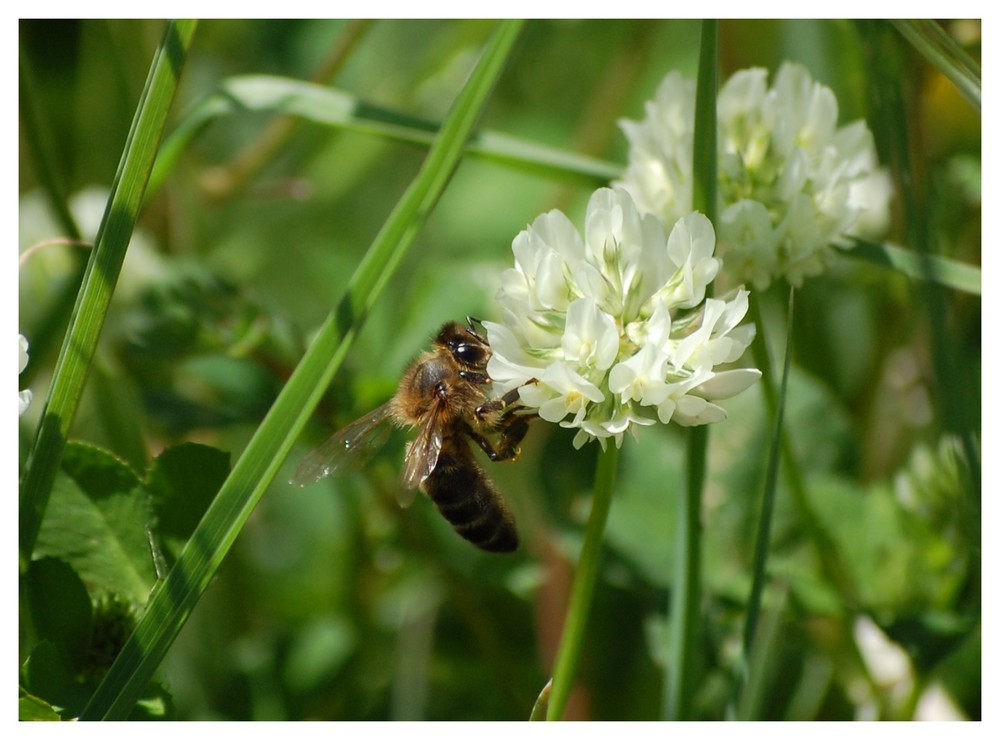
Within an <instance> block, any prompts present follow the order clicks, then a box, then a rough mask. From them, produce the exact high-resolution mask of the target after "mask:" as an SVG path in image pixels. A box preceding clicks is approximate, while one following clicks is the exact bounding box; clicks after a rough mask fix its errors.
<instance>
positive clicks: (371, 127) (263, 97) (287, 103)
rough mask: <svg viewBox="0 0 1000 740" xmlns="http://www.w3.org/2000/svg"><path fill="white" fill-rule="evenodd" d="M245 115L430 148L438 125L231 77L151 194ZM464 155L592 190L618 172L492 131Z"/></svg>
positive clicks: (303, 86) (201, 110)
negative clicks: (195, 144)
mask: <svg viewBox="0 0 1000 740" xmlns="http://www.w3.org/2000/svg"><path fill="white" fill-rule="evenodd" d="M248 112H255V113H281V114H284V115H290V116H297V117H300V118H302V119H304V120H307V121H310V122H312V123H315V124H318V125H321V126H332V127H336V128H340V129H344V130H347V131H354V132H359V133H365V134H370V135H372V136H381V137H384V138H387V139H392V140H394V141H401V142H406V143H410V144H416V145H419V146H430V145H431V143H432V142H433V141H434V137H435V136H436V135H437V131H438V128H439V126H438V124H437V123H435V122H432V121H426V120H423V119H419V118H415V117H413V116H409V115H406V114H404V113H400V112H398V111H393V110H390V109H388V108H383V107H379V106H376V105H372V104H369V103H365V102H364V101H362V100H360V99H358V98H357V97H356V96H354V95H351V94H350V93H347V92H344V91H342V90H336V89H332V88H329V87H324V86H323V85H317V84H313V83H310V82H304V81H301V80H293V79H289V78H287V77H272V76H267V75H249V76H240V77H232V78H230V79H228V80H226V81H225V82H223V83H222V85H221V87H220V89H219V90H218V91H217V92H215V93H214V94H213V95H211V96H209V97H208V98H206V99H205V100H203V101H202V102H201V103H199V104H198V105H197V106H196V107H195V108H194V110H192V111H191V113H190V114H188V115H187V116H185V118H184V119H183V121H182V122H181V123H180V125H179V126H178V127H177V129H176V130H175V131H174V132H173V133H172V134H171V135H170V136H169V137H168V138H167V140H166V141H165V142H164V144H163V147H162V149H161V152H160V157H159V159H158V160H157V163H156V169H155V171H154V173H153V178H152V185H151V192H152V191H154V190H155V189H156V188H157V187H158V186H159V184H160V183H162V182H163V180H164V179H165V178H166V177H167V175H168V174H169V172H170V171H171V170H172V169H173V167H174V166H175V165H176V163H177V161H178V160H179V158H180V156H181V155H182V154H183V152H184V151H185V149H187V147H188V146H189V145H190V143H191V142H192V141H193V140H194V139H195V138H196V137H197V136H198V134H199V133H201V131H203V130H204V128H205V127H206V126H208V125H209V124H210V123H212V122H213V121H215V120H216V119H218V118H221V117H224V116H229V115H237V114H243V113H248ZM467 149H468V153H469V154H471V155H473V156H476V157H480V158H482V159H485V160H488V161H493V162H497V163H499V164H503V165H505V166H509V167H515V168H518V169H521V170H524V171H529V172H536V173H540V174H543V175H546V176H549V177H560V178H566V177H574V178H576V179H579V180H581V181H582V182H584V183H586V184H588V185H593V186H595V187H597V186H600V185H606V184H607V183H608V181H609V180H613V179H614V178H616V177H618V176H619V175H620V174H621V167H620V166H619V165H616V164H612V163H610V162H604V161H602V160H599V159H594V158H592V157H586V156H583V155H580V154H574V153H573V152H568V151H565V150H561V149H556V148H553V147H547V146H543V145H541V144H535V143H532V142H529V141H524V140H521V139H517V138H515V137H512V136H508V135H506V134H503V133H499V132H495V131H489V130H484V131H479V132H477V133H475V134H473V135H472V136H471V137H470V138H469V141H468V143H467Z"/></svg>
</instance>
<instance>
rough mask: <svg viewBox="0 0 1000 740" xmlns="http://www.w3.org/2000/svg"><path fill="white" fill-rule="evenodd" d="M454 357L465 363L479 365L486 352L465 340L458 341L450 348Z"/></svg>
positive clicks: (483, 359)
mask: <svg viewBox="0 0 1000 740" xmlns="http://www.w3.org/2000/svg"><path fill="white" fill-rule="evenodd" d="M452 352H453V353H454V355H455V359H457V360H458V361H459V362H462V363H465V364H466V365H480V364H482V363H483V362H484V361H485V359H486V353H485V352H484V351H483V348H482V347H479V346H477V345H475V344H469V343H467V342H460V343H459V344H456V345H455V347H454V348H453V349H452Z"/></svg>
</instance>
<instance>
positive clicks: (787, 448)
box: [750, 300, 856, 606]
mask: <svg viewBox="0 0 1000 740" xmlns="http://www.w3.org/2000/svg"><path fill="white" fill-rule="evenodd" d="M750 313H751V317H752V318H753V322H754V325H755V326H756V327H757V336H756V338H755V339H754V341H753V344H751V345H750V349H751V351H752V352H753V361H754V365H755V366H756V367H757V369H758V370H760V371H761V375H762V377H761V390H762V391H763V393H764V401H765V403H766V404H767V411H768V414H769V416H770V417H771V420H772V421H774V420H775V419H777V416H778V405H779V401H778V389H777V387H776V386H775V385H774V383H773V380H772V379H773V378H774V371H773V369H772V363H771V356H770V354H769V353H768V349H767V347H768V343H767V336H766V331H765V330H766V328H767V324H766V323H765V321H764V316H763V313H762V312H761V308H760V301H758V300H751V301H750ZM781 454H782V462H783V467H784V474H785V478H786V481H787V483H788V493H789V495H790V497H791V499H792V503H793V504H794V506H795V510H796V513H797V515H798V517H799V519H800V520H801V522H802V527H803V528H804V529H805V531H806V532H807V533H808V535H809V541H810V542H811V543H812V545H813V547H814V548H815V549H816V555H817V557H818V558H819V565H820V569H821V570H822V572H823V575H824V576H825V577H826V579H827V580H828V581H829V582H830V583H832V584H834V586H835V587H836V588H837V590H838V591H839V592H840V593H841V594H842V595H843V596H844V598H845V600H846V602H847V603H848V604H849V605H851V606H853V605H855V604H856V598H855V596H854V585H853V582H852V580H851V578H850V576H849V575H848V573H847V569H846V567H845V566H844V564H843V563H842V562H841V560H840V556H839V555H838V554H837V546H836V544H835V543H834V542H833V539H832V538H831V537H830V535H829V533H828V532H827V530H826V528H825V527H824V526H823V524H822V522H821V521H820V519H819V517H818V516H817V515H816V512H815V511H813V508H812V504H810V503H809V497H808V495H807V493H806V486H805V481H804V479H803V476H802V470H801V468H800V467H799V460H798V457H796V455H795V450H794V449H793V448H792V444H791V441H790V440H789V437H788V429H787V428H783V429H782V433H781Z"/></svg>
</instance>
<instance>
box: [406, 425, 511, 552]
mask: <svg viewBox="0 0 1000 740" xmlns="http://www.w3.org/2000/svg"><path fill="white" fill-rule="evenodd" d="M451 442H452V443H451V444H447V445H445V446H444V447H443V448H442V450H441V454H440V455H439V456H438V461H437V466H436V467H435V468H434V472H432V473H431V474H430V476H429V477H428V478H427V479H426V480H425V481H424V482H423V489H424V491H425V492H426V493H427V495H428V496H429V497H430V499H431V500H432V501H433V502H434V504H435V505H436V506H437V507H438V511H440V512H441V515H442V516H444V518H445V519H447V520H448V521H449V522H450V523H451V526H452V527H454V528H455V531H456V532H458V533H459V534H460V535H461V536H462V537H464V538H465V539H467V540H468V541H469V542H471V543H472V544H473V545H475V546H476V547H479V548H481V549H483V550H488V551H490V552H513V551H514V550H516V549H517V544H518V538H517V527H516V525H515V524H514V515H513V514H511V512H510V509H508V508H507V503H506V502H505V501H504V500H503V497H501V495H500V492H499V491H498V490H497V489H496V486H494V485H493V482H492V481H490V479H489V478H488V477H487V476H486V473H485V472H484V471H483V469H482V467H480V465H479V463H478V462H476V459H475V458H474V457H473V455H472V451H471V450H470V449H469V445H468V443H467V442H466V441H465V440H464V439H455V438H453V439H452V440H451Z"/></svg>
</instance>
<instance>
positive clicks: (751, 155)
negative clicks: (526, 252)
mask: <svg viewBox="0 0 1000 740" xmlns="http://www.w3.org/2000/svg"><path fill="white" fill-rule="evenodd" d="M694 99H695V85H694V82H693V81H692V80H685V79H684V78H683V77H682V76H681V75H680V73H678V72H671V73H670V74H669V75H667V77H666V78H665V79H664V80H663V82H662V83H661V84H660V87H659V89H658V90H657V92H656V96H655V98H654V100H652V101H650V102H648V103H647V104H646V117H645V118H644V119H643V120H642V121H622V122H621V127H622V130H623V131H624V133H625V136H626V138H627V139H628V141H629V164H628V167H627V169H626V170H625V173H624V175H623V176H622V179H621V181H620V182H618V183H615V184H616V186H618V187H622V188H624V189H626V190H628V191H629V193H630V194H631V195H632V197H633V199H634V200H635V203H636V205H637V206H638V207H639V210H640V211H641V212H643V213H652V214H654V215H655V216H657V217H658V218H660V219H661V220H662V221H663V222H664V224H665V225H666V227H667V228H668V229H670V228H672V227H673V225H674V224H675V223H677V221H678V220H679V219H681V218H682V217H683V216H684V215H685V214H688V213H690V212H691V209H692V176H691V167H692V156H693V155H692V142H693V140H694ZM716 110H717V119H718V145H719V201H720V202H719V223H718V224H717V226H718V239H719V242H718V256H719V257H720V258H721V259H722V261H723V263H724V271H725V273H726V275H727V277H728V278H729V279H730V280H731V281H732V282H733V283H734V284H739V283H751V284H752V285H754V286H755V287H756V288H758V289H764V288H766V287H767V286H768V285H769V284H770V283H771V281H772V280H773V279H775V278H779V277H784V278H785V279H786V280H788V282H790V283H792V284H793V285H796V286H797V285H800V284H801V283H802V280H803V279H804V278H805V277H808V276H810V275H815V274H817V273H819V272H821V271H822V270H823V269H824V268H825V267H826V265H827V263H828V262H829V261H830V259H831V255H832V249H831V248H830V245H831V244H833V243H840V242H842V243H843V244H845V245H849V244H850V242H848V241H846V240H844V239H843V236H845V235H852V234H853V235H857V236H868V237H877V236H879V235H880V234H881V233H882V232H883V231H884V230H885V228H886V227H887V225H888V219H889V211H888V206H889V198H890V196H891V192H892V191H891V185H890V182H889V178H888V175H887V173H886V171H885V170H884V169H880V168H879V166H878V159H877V156H876V154H875V145H874V140H873V138H872V135H871V132H870V131H869V130H868V127H867V126H866V125H865V123H864V122H863V121H855V122H853V123H851V124H848V125H846V126H843V127H840V128H837V113H838V109H837V99H836V97H835V96H834V94H833V92H832V91H831V90H830V89H829V88H828V87H826V86H824V85H821V84H819V83H818V82H815V81H813V79H812V77H811V76H810V75H809V72H808V71H807V70H806V69H805V68H804V67H802V66H800V65H797V64H792V63H788V62H786V63H784V64H782V66H781V68H780V69H779V70H778V73H777V75H775V78H774V84H773V86H772V87H771V88H768V87H767V71H766V70H763V69H747V70H742V71H739V72H737V73H735V74H734V75H733V76H732V77H730V78H729V80H728V81H727V82H726V83H725V84H724V85H723V86H722V88H721V89H720V91H719V97H718V101H717V107H716Z"/></svg>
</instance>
